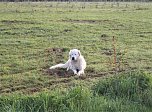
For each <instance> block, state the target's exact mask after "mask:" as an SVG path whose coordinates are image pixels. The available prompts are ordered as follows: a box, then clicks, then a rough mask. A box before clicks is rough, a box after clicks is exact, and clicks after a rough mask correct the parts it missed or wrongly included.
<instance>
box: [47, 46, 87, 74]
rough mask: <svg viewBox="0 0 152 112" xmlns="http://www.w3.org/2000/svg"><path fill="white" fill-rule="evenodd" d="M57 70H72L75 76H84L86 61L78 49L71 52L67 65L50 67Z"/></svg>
mask: <svg viewBox="0 0 152 112" xmlns="http://www.w3.org/2000/svg"><path fill="white" fill-rule="evenodd" d="M55 68H67V71H68V70H69V69H71V70H72V71H73V72H74V74H76V75H78V76H80V75H81V74H84V69H85V68H86V61H85V59H84V57H83V56H82V55H81V53H80V51H79V50H78V49H72V50H70V52H69V60H68V61H67V62H66V63H65V64H57V65H55V66H51V67H50V69H55Z"/></svg>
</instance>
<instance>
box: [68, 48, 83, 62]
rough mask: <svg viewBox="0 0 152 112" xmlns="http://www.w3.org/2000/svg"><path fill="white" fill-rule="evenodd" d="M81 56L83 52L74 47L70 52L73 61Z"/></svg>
mask: <svg viewBox="0 0 152 112" xmlns="http://www.w3.org/2000/svg"><path fill="white" fill-rule="evenodd" d="M79 56H81V53H80V51H79V50H78V49H72V50H70V52H69V58H70V59H71V60H72V61H77V60H78V58H79Z"/></svg>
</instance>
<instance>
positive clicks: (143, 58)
mask: <svg viewBox="0 0 152 112" xmlns="http://www.w3.org/2000/svg"><path fill="white" fill-rule="evenodd" d="M126 4H128V5H127V7H126ZM84 5H85V8H82V6H84ZM151 5H152V4H151V3H147V4H146V3H143V4H135V3H120V6H119V7H118V6H116V5H114V6H113V7H112V5H111V4H110V3H107V4H103V3H99V4H97V3H86V4H84V3H70V4H69V3H54V2H50V3H0V17H1V18H0V81H1V84H0V88H1V89H0V92H1V93H13V92H17V93H25V94H26V93H33V92H36V91H38V92H39V91H44V90H50V89H54V88H56V87H58V88H61V89H62V88H63V89H64V88H67V87H69V86H74V85H77V84H79V83H82V84H83V85H89V86H90V85H92V84H93V83H94V82H95V81H96V80H98V79H99V77H100V75H99V74H101V77H102V76H103V75H102V74H109V73H111V71H113V68H114V64H113V62H114V61H113V60H114V53H113V41H112V37H113V36H115V41H116V42H115V46H116V58H117V63H116V65H115V66H116V67H117V70H118V71H130V70H134V69H140V70H143V71H149V72H151V70H152V63H151V61H152V60H151V59H152V44H151V42H152V39H151V36H152V32H151V31H152V27H151V26H152V21H151V19H152V18H151V17H152V13H151V11H152V8H151ZM72 48H78V49H80V50H81V52H82V54H83V55H84V57H85V59H86V61H87V70H86V75H87V77H86V78H85V79H84V80H77V78H73V77H66V76H64V75H63V76H62V78H60V77H59V78H58V76H55V75H54V74H53V73H50V71H48V68H49V67H50V66H52V65H54V64H57V63H62V62H63V63H64V62H66V60H67V59H68V52H69V50H70V49H72ZM52 49H54V50H52ZM59 51H60V52H59ZM35 87H36V89H35Z"/></svg>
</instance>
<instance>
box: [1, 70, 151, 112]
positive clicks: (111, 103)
mask: <svg viewBox="0 0 152 112" xmlns="http://www.w3.org/2000/svg"><path fill="white" fill-rule="evenodd" d="M130 79H131V81H130ZM127 80H129V82H131V83H129V84H126V81H127ZM133 80H134V81H133ZM105 82H106V83H105ZM119 82H121V83H119ZM118 83H119V85H117V84H118ZM125 84H126V85H125ZM94 87H96V88H94ZM116 87H117V88H116ZM103 88H104V89H103ZM132 88H133V89H132ZM99 90H101V91H99ZM130 90H135V91H133V92H130ZM151 90H152V76H151V74H147V73H140V72H130V73H125V74H119V75H117V76H112V77H109V78H106V79H104V80H100V81H99V82H98V83H96V84H95V85H94V86H93V89H92V90H90V89H88V88H86V87H82V86H77V87H74V88H69V89H68V90H66V91H64V92H63V91H60V90H57V91H52V92H42V93H39V94H37V95H32V96H29V95H19V94H16V95H11V96H4V95H3V96H1V97H0V111H1V112H8V111H11V112H27V111H29V112H93V111H95V112H124V111H125V112H143V111H145V112H151V110H152V107H151V106H152V91H151ZM101 92H103V93H104V94H103V93H102V94H101ZM93 93H95V94H93ZM116 93H118V94H116ZM128 93H129V95H128ZM130 96H132V97H130Z"/></svg>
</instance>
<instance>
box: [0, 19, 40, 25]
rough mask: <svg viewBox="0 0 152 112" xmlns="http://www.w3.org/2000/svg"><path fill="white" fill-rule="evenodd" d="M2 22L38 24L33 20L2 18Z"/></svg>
mask: <svg viewBox="0 0 152 112" xmlns="http://www.w3.org/2000/svg"><path fill="white" fill-rule="evenodd" d="M1 22H2V23H4V24H38V23H36V22H34V21H20V20H2V21H1Z"/></svg>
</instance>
